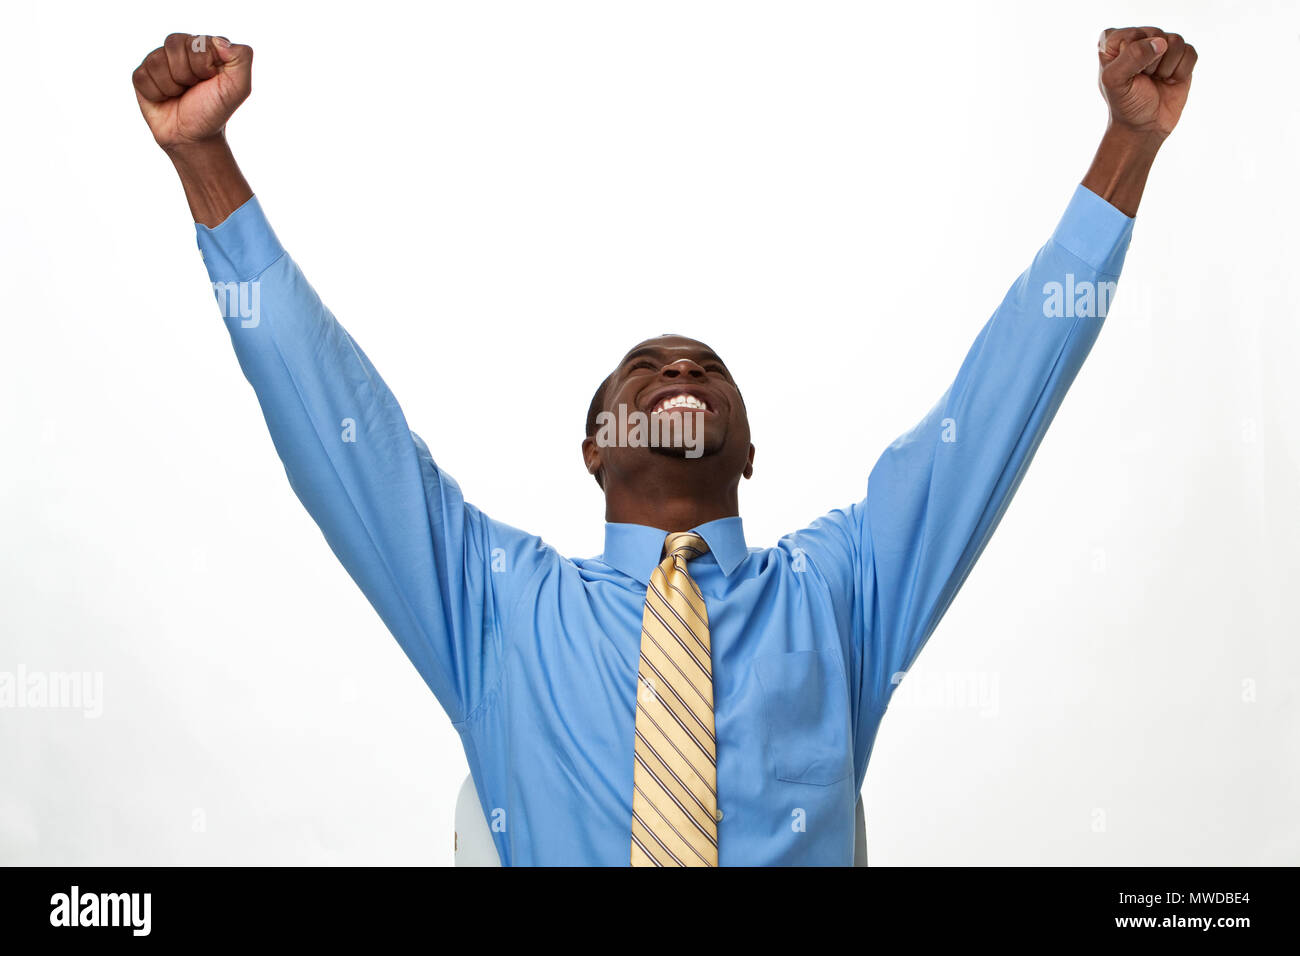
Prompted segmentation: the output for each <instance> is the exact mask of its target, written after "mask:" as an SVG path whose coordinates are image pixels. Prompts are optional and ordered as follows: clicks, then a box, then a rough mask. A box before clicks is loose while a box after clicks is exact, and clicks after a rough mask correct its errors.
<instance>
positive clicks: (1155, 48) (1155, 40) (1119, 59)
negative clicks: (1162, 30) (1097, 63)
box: [1101, 37, 1169, 89]
mask: <svg viewBox="0 0 1300 956" xmlns="http://www.w3.org/2000/svg"><path fill="white" fill-rule="evenodd" d="M1168 49H1169V41H1168V40H1166V39H1165V38H1164V37H1151V38H1149V39H1141V40H1132V41H1130V42H1128V43H1126V44H1124V48H1123V49H1122V50H1120V51H1119V53H1118V54H1117V55H1116V56H1115V59H1113V60H1111V61H1110V63H1108V64H1107V65H1106V66H1105V67H1103V68H1102V71H1101V83H1102V86H1105V87H1108V88H1110V89H1122V88H1124V87H1126V86H1128V85H1129V83H1131V82H1132V81H1133V77H1135V76H1137V75H1138V74H1139V73H1142V72H1144V71H1146V70H1147V68H1148V67H1151V66H1154V65H1155V64H1156V63H1157V62H1159V60H1160V58H1161V57H1162V56H1164V55H1165V51H1166V50H1168Z"/></svg>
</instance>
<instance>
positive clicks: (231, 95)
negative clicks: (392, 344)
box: [134, 27, 1196, 866]
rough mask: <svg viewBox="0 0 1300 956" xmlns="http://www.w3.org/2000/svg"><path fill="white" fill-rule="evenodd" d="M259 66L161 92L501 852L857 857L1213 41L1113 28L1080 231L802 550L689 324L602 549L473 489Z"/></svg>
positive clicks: (242, 316) (157, 134)
mask: <svg viewBox="0 0 1300 956" xmlns="http://www.w3.org/2000/svg"><path fill="white" fill-rule="evenodd" d="M252 55H253V51H252V50H251V49H250V48H249V47H247V46H240V45H233V44H230V43H229V42H228V41H226V40H225V39H224V38H220V37H194V36H188V35H184V34H173V35H172V36H170V37H168V38H167V41H166V42H165V44H164V45H163V46H162V47H160V48H158V49H157V50H154V51H153V52H152V53H150V54H149V55H148V56H147V57H146V58H145V59H144V62H143V63H142V64H141V66H140V67H139V69H137V70H136V71H135V74H134V84H135V89H136V95H137V98H138V100H139V103H140V108H141V110H142V112H143V113H144V116H145V119H146V120H147V122H148V124H149V127H150V129H151V130H152V132H153V134H154V138H155V139H156V140H157V142H158V143H159V145H160V146H162V147H163V149H164V150H165V151H166V152H167V154H168V156H169V157H170V158H171V159H172V161H173V163H174V165H175V167H176V170H177V172H178V173H179V175H180V178H181V183H182V185H183V186H184V189H185V195H186V197H187V199H188V200H189V205H190V210H191V212H192V214H193V217H194V219H195V223H196V225H195V228H196V231H197V236H198V244H199V247H200V249H201V250H202V253H203V256H204V261H205V263H206V265H207V269H208V272H209V275H210V277H211V279H212V280H213V283H214V288H215V289H216V291H217V295H218V299H219V300H220V301H222V302H223V313H224V315H225V318H226V323H227V325H228V327H229V330H230V335H231V339H232V342H233V344H234V348H235V352H236V354H237V356H238V358H239V362H240V365H241V366H242V368H243V371H244V374H245V375H246V376H247V378H248V380H249V381H250V382H251V383H252V385H253V388H254V389H255V390H256V393H257V396H258V399H259V400H260V402H261V405H262V409H263V411H264V413H265V417H266V421H267V425H268V426H269V428H270V431H271V436H272V438H273V440H274V442H275V446H276V449H277V451H278V452H279V455H280V457H281V459H282V460H283V462H284V465H285V469H286V471H287V472H288V477H289V481H290V483H291V484H292V486H293V488H294V491H295V492H296V493H297V495H298V497H299V498H300V499H301V501H302V502H303V504H304V505H305V506H306V507H307V509H308V511H309V512H310V513H311V515H312V517H313V518H314V519H315V520H316V522H317V523H318V524H319V526H320V528H321V530H322V531H323V532H324V535H325V538H326V539H327V541H328V542H329V544H330V546H331V548H333V550H334V552H335V554H336V555H337V556H338V558H339V560H340V561H342V562H343V564H344V565H345V566H346V568H347V569H348V571H349V573H350V574H351V575H352V577H353V578H354V579H355V580H356V582H357V584H358V585H359V586H360V587H361V589H362V590H363V591H364V592H365V594H366V596H367V597H368V598H369V600H370V601H371V603H372V604H373V605H374V607H375V608H376V610H377V611H378V612H379V614H380V616H381V617H382V618H383V620H384V622H385V624H387V626H388V627H389V629H390V630H391V631H392V633H393V634H394V635H395V636H396V638H397V640H398V642H399V643H400V644H401V646H402V648H403V650H404V651H405V652H406V654H407V655H408V656H409V658H410V659H411V661H412V663H414V665H415V666H416V668H417V669H418V670H419V672H420V674H421V676H422V677H423V678H424V679H425V681H426V682H427V683H428V685H429V687H430V689H431V690H432V691H433V693H434V694H435V695H436V696H437V698H438V701H439V702H440V703H441V705H442V706H443V708H444V709H445V710H446V712H447V714H448V715H449V716H450V717H451V720H452V722H453V724H454V726H455V727H456V729H457V731H458V732H459V733H460V735H461V737H462V740H463V742H464V746H465V754H466V757H467V758H468V760H469V765H470V769H471V772H472V774H473V779H474V782H475V786H476V788H477V791H478V796H479V799H480V802H481V803H482V806H483V807H484V809H485V812H486V813H487V815H488V816H489V818H490V819H492V820H493V822H494V824H495V826H494V828H493V829H494V835H493V838H494V841H495V843H496V849H497V852H498V854H499V855H500V858H501V861H502V862H503V863H504V864H506V865H512V864H601V865H627V864H629V863H631V864H633V865H643V866H673V865H695V866H712V865H719V864H721V865H737V864H740V865H745V864H848V863H850V862H852V859H853V849H854V847H853V827H854V805H855V802H856V800H857V796H858V792H859V790H860V788H861V785H862V780H863V776H864V774H865V772H866V767H867V761H868V758H869V756H870V753H871V747H872V743H873V741H874V738H875V734H876V730H877V728H878V726H879V723H880V719H881V716H882V715H883V714H884V711H885V708H886V705H887V704H888V701H889V697H890V693H891V691H892V690H893V688H894V687H895V685H896V684H897V680H898V676H899V675H901V674H902V673H903V672H904V671H906V670H907V669H908V668H909V667H911V665H912V662H913V660H914V659H915V657H916V655H917V654H918V653H919V652H920V650H921V648H922V646H923V645H924V644H925V642H926V640H927V639H928V638H929V636H930V634H931V633H932V632H933V630H934V628H935V626H936V625H937V623H938V621H939V619H940V618H941V617H942V615H943V613H944V611H945V610H946V609H947V607H948V605H949V604H950V603H951V601H952V599H953V597H954V595H955V594H956V592H957V590H958V588H959V587H960V586H961V584H962V582H963V581H964V580H965V578H966V575H967V574H968V573H969V572H970V569H971V567H972V565H973V564H974V562H975V560H976V559H977V558H978V556H979V554H980V552H981V550H982V549H983V548H984V546H985V544H986V543H987V541H988V539H989V536H990V535H991V534H992V532H993V529H994V528H995V527H996V525H997V523H998V521H999V519H1000V518H1001V516H1002V514H1003V512H1004V511H1005V509H1006V507H1007V504H1008V503H1009V501H1010V499H1011V496H1012V495H1013V494H1014V492H1015V490H1016V488H1017V486H1018V485H1019V483H1020V480H1021V478H1022V477H1023V475H1024V472H1025V468H1026V467H1027V466H1028V463H1029V461H1030V459H1031V457H1032V456H1033V453H1034V451H1035V450H1036V449H1037V447H1038V444H1039V442H1040V441H1041V440H1042V437H1043V434H1044V432H1045V431H1046V429H1047V426H1048V424H1049V423H1050V422H1051V419H1052V417H1053V415H1054V414H1055V412H1056V410H1057V408H1058V407H1059V405H1060V403H1061V400H1062V399H1063V397H1064V395H1065V392H1066V390H1067V388H1068V387H1069V385H1070V384H1071V382H1072V381H1073V379H1074V377H1075V374H1076V373H1077V372H1078V370H1079V367H1080V365H1081V364H1082V362H1083V360H1084V358H1085V356H1086V355H1087V353H1088V351H1089V349H1090V348H1091V346H1092V343H1093V341H1094V340H1095V339H1096V336H1097V334H1098V332H1099V331H1100V328H1101V324H1102V320H1103V318H1104V316H1105V312H1106V308H1107V306H1108V303H1109V300H1110V296H1111V293H1112V292H1113V289H1114V283H1115V280H1116V279H1117V278H1118V276H1119V273H1120V269H1121V266H1122V264H1123V260H1124V256H1125V253H1126V250H1127V248H1128V243H1129V238H1130V235H1131V231H1132V225H1133V218H1132V217H1133V216H1134V215H1135V214H1136V212H1137V208H1138V202H1139V200H1140V198H1141V195H1142V191H1143V187H1144V185H1145V182H1146V178H1147V173H1148V171H1149V170H1150V167H1151V164H1152V161H1153V159H1154V157H1155V155H1156V152H1157V150H1158V149H1159V147H1160V145H1161V143H1162V142H1163V141H1164V139H1165V138H1166V137H1167V136H1168V135H1169V133H1170V132H1171V131H1172V130H1173V128H1174V126H1175V125H1176V123H1177V122H1178V118H1179V116H1180V114H1181V112H1182V108H1183V105H1184V103H1185V102H1186V98H1187V92H1188V87H1189V85H1190V82H1191V74H1192V68H1193V66H1194V64H1195V62H1196V52H1195V50H1194V49H1193V48H1192V47H1191V46H1190V45H1188V44H1186V43H1185V42H1184V41H1183V40H1182V38H1181V37H1179V36H1178V35H1177V34H1171V33H1165V32H1164V31H1161V30H1158V29H1155V28H1151V27H1139V28H1128V29H1122V30H1109V31H1106V32H1105V33H1103V34H1102V38H1101V41H1100V46H1099V51H1098V56H1099V61H1100V85H1101V89H1102V93H1103V95H1104V97H1105V99H1106V101H1107V103H1108V104H1109V107H1110V122H1109V124H1108V126H1107V129H1106V131H1105V134H1104V135H1103V137H1102V140H1101V145H1100V147H1099V148H1098V150H1097V153H1096V156H1095V158H1094V160H1093V163H1092V166H1091V167H1090V168H1089V170H1088V172H1087V175H1086V176H1085V177H1084V179H1083V181H1082V183H1081V184H1080V185H1079V186H1077V187H1076V188H1075V190H1074V193H1073V196H1072V198H1071V199H1070V201H1069V203H1068V206H1067V208H1066V211H1065V213H1064V215H1063V216H1062V218H1061V220H1060V223H1059V225H1058V226H1057V228H1056V231H1055V233H1054V234H1053V235H1052V237H1051V238H1050V239H1049V240H1048V242H1047V243H1046V245H1044V246H1043V247H1042V249H1041V250H1040V251H1039V252H1038V254H1037V256H1036V257H1035V258H1034V260H1033V262H1032V264H1031V265H1030V267H1029V268H1028V270H1027V271H1026V272H1025V273H1024V274H1022V275H1021V276H1020V278H1019V279H1017V281H1016V282H1015V284H1014V285H1013V286H1012V287H1011V289H1010V291H1009V292H1008V293H1007V295H1006V297H1005V298H1004V299H1003V301H1002V303H1001V305H1000V306H999V307H998V308H997V310H996V311H995V312H994V314H993V316H992V318H990V319H989V321H988V322H987V324H986V325H985V326H984V328H983V330H982V331H981V332H980V334H979V336H978V338H977V339H976V341H975V345H974V347H973V348H972V349H971V350H970V353H969V354H968V355H967V357H966V360H965V362H964V363H963V365H962V367H961V369H960V371H959V372H958V374H957V378H956V380H955V382H954V383H953V385H952V387H951V388H950V389H949V390H948V392H947V393H946V394H945V395H944V396H943V397H942V398H941V399H940V401H939V403H938V404H937V405H936V406H935V407H934V408H933V410H932V411H931V412H930V413H929V415H927V416H926V417H925V419H924V420H922V421H921V423H920V424H919V425H917V426H916V428H914V429H913V430H912V431H910V432H909V433H907V434H906V435H904V436H902V437H901V438H900V439H899V440H898V441H896V442H895V443H894V444H893V445H891V446H890V447H889V448H888V449H886V451H885V452H884V454H883V455H882V457H881V458H880V461H879V463H878V464H877V465H876V466H875V468H874V469H873V470H872V473H871V476H870V481H869V494H868V495H867V497H866V498H865V500H863V501H861V502H859V503H857V504H854V505H852V506H851V507H848V508H847V509H842V510H836V511H832V512H830V513H829V514H827V515H826V516H825V517H823V518H821V519H820V520H818V521H816V522H815V523H813V524H812V525H811V526H809V527H807V528H804V529H802V530H800V531H797V532H795V533H793V534H790V535H788V536H786V537H785V538H783V539H782V540H781V541H780V542H778V544H777V546H776V547H775V548H767V549H760V548H750V547H748V546H747V544H746V541H745V538H744V534H743V530H742V526H741V520H740V517H739V508H738V504H737V488H738V486H739V484H740V480H741V479H742V478H749V477H750V476H751V474H752V473H753V461H754V447H753V445H751V444H750V440H749V425H748V421H747V418H746V412H745V403H744V400H743V399H742V397H741V393H740V390H739V389H738V388H737V386H736V383H735V382H734V381H733V380H732V377H731V374H730V373H729V371H728V370H727V367H726V365H725V364H724V363H723V362H722V360H721V358H720V357H718V356H717V355H715V354H714V353H713V352H712V351H711V350H710V349H709V348H708V347H707V346H705V345H704V344H703V343H701V342H697V341H695V340H693V339H690V338H686V337H683V336H678V335H669V336H661V337H659V338H654V339H650V340H647V341H645V342H642V343H641V344H639V345H638V346H636V347H635V348H633V349H632V350H631V351H630V352H629V353H628V354H627V355H626V356H625V357H624V358H623V360H622V361H621V362H620V363H619V364H618V366H617V367H616V368H615V369H614V371H613V372H612V373H611V374H610V375H609V376H608V377H607V378H606V380H605V381H604V382H603V383H602V384H601V386H600V388H599V389H598V391H597V393H596V396H595V398H594V400H593V402H592V407H591V410H590V413H589V414H588V421H587V434H586V438H585V440H584V441H583V443H582V451H583V456H584V459H585V462H586V466H587V470H588V471H589V472H590V473H591V474H592V475H593V476H595V478H596V480H597V481H598V482H599V483H600V485H601V487H602V489H603V490H604V493H605V500H606V509H605V518H606V537H605V551H604V553H603V554H602V555H601V556H600V557H598V558H593V559H588V560H571V559H567V558H564V557H562V556H561V555H559V554H558V553H556V552H555V550H554V549H552V548H551V547H549V546H548V545H547V544H546V543H544V542H543V541H542V540H540V539H539V538H536V537H534V536H532V535H528V534H525V533H523V532H521V531H518V530H516V529H514V528H512V527H509V526H506V525H504V524H501V523H500V522H497V521H494V520H492V519H491V518H489V517H488V516H486V515H484V514H483V513H482V512H481V511H479V510H478V509H477V508H475V507H474V506H473V505H471V504H469V503H467V502H466V501H465V500H464V498H462V496H461V491H460V488H459V487H458V485H457V484H456V483H455V481H453V480H452V479H451V478H450V477H449V476H448V475H447V474H446V473H445V472H443V471H442V470H441V469H440V468H439V467H438V466H437V465H436V464H435V462H434V459H433V458H432V457H431V455H430V453H429V450H428V448H427V447H426V445H425V443H424V442H423V441H422V440H421V439H420V438H419V437H418V436H416V435H414V434H413V433H412V432H411V431H410V430H409V428H408V427H407V424H406V421H405V419H404V418H403V416H402V412H401V409H400V408H399V407H398V404H397V402H396V400H395V399H394V398H393V396H392V394H391V393H390V392H389V391H388V389H387V387H386V386H385V385H384V383H383V381H382V380H381V379H380V377H379V375H378V373H377V372H376V371H375V369H374V368H373V366H372V365H371V364H370V362H369V360H368V359H367V358H366V356H365V355H364V354H363V353H362V352H361V350H360V349H359V348H358V347H357V345H356V344H355V343H354V342H353V341H352V339H351V338H350V337H349V336H348V334H347V333H346V332H345V331H344V330H343V328H342V327H341V326H340V325H339V324H338V323H337V322H336V321H335V319H334V316H333V315H332V314H331V313H330V312H329V311H328V310H327V309H326V308H325V306H324V305H323V304H322V303H321V302H320V300H319V299H318V298H317V296H316V294H315V292H314V291H313V289H312V287H311V286H310V285H309V284H308V282H307V280H306V279H305V278H304V277H303V274H302V272H301V271H300V270H299V268H298V266H297V264H296V263H295V262H294V261H293V260H292V259H291V258H290V257H289V256H288V255H287V254H286V253H285V251H284V249H283V248H282V247H281V245H280V243H279V241H278V240H277V238H276V236H275V234H274V233H273V232H272V230H271V227H270V225H269V224H268V222H267V220H266V218H265V216H264V215H263V212H262V209H261V206H260V204H259V202H258V200H257V198H255V197H254V196H253V192H252V190H251V189H250V188H249V185H248V183H247V182H246V181H245V179H244V177H243V175H242V174H241V173H240V171H239V168H238V167H237V165H236V164H235V161H234V158H233V156H232V154H231V152H230V149H229V147H228V146H227V144H226V141H225V137H224V129H225V124H226V121H227V120H228V119H229V118H230V116H231V114H233V113H234V111H235V109H236V108H237V107H238V106H239V104H240V103H241V102H242V101H243V100H244V99H245V98H246V97H247V96H248V93H249V90H250V82H251V80H250V78H251V68H252ZM633 420H635V421H633ZM629 422H631V423H632V427H631V428H630V429H629V428H625V427H624V425H625V424H627V423H629ZM614 423H618V424H617V427H615V424H614ZM664 435H667V439H668V440H666V441H653V440H652V439H653V438H655V437H656V436H658V437H662V436H664Z"/></svg>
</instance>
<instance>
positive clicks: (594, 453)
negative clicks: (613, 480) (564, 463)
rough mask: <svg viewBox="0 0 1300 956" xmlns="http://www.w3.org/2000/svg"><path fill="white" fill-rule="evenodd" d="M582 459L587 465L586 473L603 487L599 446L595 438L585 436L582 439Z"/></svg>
mask: <svg viewBox="0 0 1300 956" xmlns="http://www.w3.org/2000/svg"><path fill="white" fill-rule="evenodd" d="M582 460H583V463H584V464H586V466H587V474H589V475H591V476H592V477H593V478H595V479H596V484H598V485H600V486H601V487H602V488H603V487H605V486H604V484H603V483H602V482H601V480H600V468H601V462H600V446H599V445H597V444H596V439H595V438H591V437H587V438H584V439H583V440H582Z"/></svg>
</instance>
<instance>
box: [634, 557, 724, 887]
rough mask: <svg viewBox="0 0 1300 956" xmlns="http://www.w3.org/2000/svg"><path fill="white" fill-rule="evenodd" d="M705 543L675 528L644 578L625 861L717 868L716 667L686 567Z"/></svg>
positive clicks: (695, 589)
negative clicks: (647, 579) (629, 830)
mask: <svg viewBox="0 0 1300 956" xmlns="http://www.w3.org/2000/svg"><path fill="white" fill-rule="evenodd" d="M708 550H709V546H708V545H707V544H706V543H705V542H704V539H703V538H701V537H700V536H699V535H698V534H693V533H692V532H689V531H678V532H674V533H672V534H669V535H668V537H667V539H666V540H665V542H664V553H665V555H666V557H665V558H664V559H663V561H662V562H661V563H660V564H659V566H658V567H657V568H655V569H654V571H653V572H652V573H651V575H650V587H649V588H648V589H647V590H646V596H645V611H644V612H643V615H642V621H641V663H640V667H639V670H638V674H637V695H636V740H635V743H634V746H633V755H634V761H633V767H632V848H631V854H632V865H633V866H717V865H718V792H717V780H718V768H717V757H718V751H717V740H716V739H715V737H714V733H713V661H712V658H711V656H710V651H709V614H708V610H707V608H705V606H704V595H702V594H701V593H700V589H699V588H698V587H697V586H696V584H695V582H694V581H693V580H692V579H691V575H690V572H689V571H687V570H686V562H687V561H689V560H691V559H692V558H696V557H699V556H700V555H701V554H704V553H705V552H707V551H708Z"/></svg>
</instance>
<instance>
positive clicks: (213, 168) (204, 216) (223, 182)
mask: <svg viewBox="0 0 1300 956" xmlns="http://www.w3.org/2000/svg"><path fill="white" fill-rule="evenodd" d="M166 152H167V156H168V157H169V158H170V159H171V161H172V165H173V166H175V167H176V174H177V175H178V176H180V179H181V186H182V187H183V188H184V189H185V199H186V201H188V202H189V204H190V213H191V215H193V217H194V221H195V222H197V223H202V224H203V225H205V226H207V227H208V228H213V227H215V226H217V225H220V224H221V223H222V222H225V220H226V217H227V216H229V215H230V214H231V213H232V212H234V211H235V210H236V209H238V208H239V207H240V206H242V205H243V204H244V203H246V202H248V200H249V198H250V197H252V195H253V190H252V188H251V187H250V186H249V185H248V180H246V179H245V178H244V174H243V173H242V172H240V170H239V164H238V163H236V162H235V156H234V153H232V152H231V151H230V145H229V144H228V143H227V142H226V137H225V135H224V134H223V135H221V136H218V137H216V138H214V139H210V140H205V141H204V142H202V143H196V144H192V145H187V146H181V147H174V148H172V149H168V150H167V151H166Z"/></svg>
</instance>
